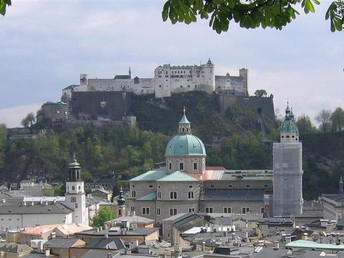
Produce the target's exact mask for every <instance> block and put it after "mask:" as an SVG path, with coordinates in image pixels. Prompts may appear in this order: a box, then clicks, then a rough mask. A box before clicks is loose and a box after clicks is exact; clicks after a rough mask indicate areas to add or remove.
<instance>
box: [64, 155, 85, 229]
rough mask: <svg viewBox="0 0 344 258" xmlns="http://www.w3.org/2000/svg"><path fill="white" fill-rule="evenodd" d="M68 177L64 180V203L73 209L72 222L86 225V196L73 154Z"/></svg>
mask: <svg viewBox="0 0 344 258" xmlns="http://www.w3.org/2000/svg"><path fill="white" fill-rule="evenodd" d="M68 172H69V179H68V182H66V194H65V197H66V201H65V203H64V204H65V205H66V206H67V207H69V208H71V209H73V210H74V214H73V222H74V223H81V224H85V225H88V223H89V221H88V212H87V209H86V197H85V191H84V181H82V179H81V176H80V172H81V167H80V164H79V163H78V162H77V160H76V158H75V155H73V161H72V163H70V164H69V171H68Z"/></svg>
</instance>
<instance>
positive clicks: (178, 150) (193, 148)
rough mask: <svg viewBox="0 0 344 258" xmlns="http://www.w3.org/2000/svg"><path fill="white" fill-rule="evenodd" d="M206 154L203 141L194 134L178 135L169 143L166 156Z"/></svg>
mask: <svg viewBox="0 0 344 258" xmlns="http://www.w3.org/2000/svg"><path fill="white" fill-rule="evenodd" d="M170 155H172V156H173V155H181V156H184V155H206V152H205V147H204V144H203V142H202V141H201V140H200V139H199V138H197V137H196V136H194V135H192V134H185V135H176V136H174V137H173V138H172V139H171V140H170V141H169V142H168V144H167V146H166V149H165V156H170Z"/></svg>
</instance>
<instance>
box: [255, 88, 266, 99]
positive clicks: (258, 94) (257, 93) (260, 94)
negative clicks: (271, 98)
mask: <svg viewBox="0 0 344 258" xmlns="http://www.w3.org/2000/svg"><path fill="white" fill-rule="evenodd" d="M254 95H255V96H256V97H266V96H267V95H268V93H267V92H266V90H263V89H260V90H256V91H255V92H254Z"/></svg>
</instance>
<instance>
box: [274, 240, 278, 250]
mask: <svg viewBox="0 0 344 258" xmlns="http://www.w3.org/2000/svg"><path fill="white" fill-rule="evenodd" d="M278 249H279V241H275V247H274V250H278Z"/></svg>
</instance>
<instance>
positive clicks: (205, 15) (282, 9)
mask: <svg viewBox="0 0 344 258" xmlns="http://www.w3.org/2000/svg"><path fill="white" fill-rule="evenodd" d="M300 4H301V9H302V10H303V12H305V13H306V14H308V13H310V12H313V13H314V12H315V7H314V5H319V4H320V1H319V0H279V1H275V0H246V1H241V0H167V1H166V3H165V5H164V7H163V11H162V18H163V20H164V21H166V20H168V19H169V20H170V21H171V22H172V23H173V24H175V23H176V22H184V23H186V24H190V23H191V22H196V21H197V18H198V17H200V18H201V19H206V20H208V19H209V27H212V28H213V30H215V31H216V32H217V33H221V32H224V31H227V30H228V28H229V26H230V22H235V23H238V24H239V26H240V27H242V28H246V29H249V28H258V27H262V28H267V27H270V28H276V29H282V28H283V27H284V26H286V25H287V24H288V23H290V22H292V21H293V20H294V19H296V17H297V15H299V12H298V10H297V9H298V5H300ZM325 19H326V20H328V19H329V20H330V28H331V31H341V30H342V29H343V27H344V2H343V0H335V1H333V2H331V4H330V6H329V8H328V10H327V12H326V16H325Z"/></svg>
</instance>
